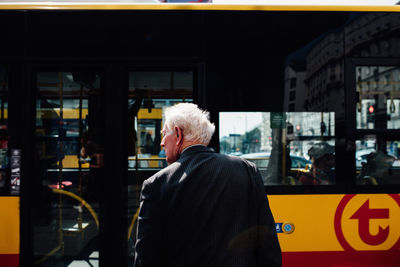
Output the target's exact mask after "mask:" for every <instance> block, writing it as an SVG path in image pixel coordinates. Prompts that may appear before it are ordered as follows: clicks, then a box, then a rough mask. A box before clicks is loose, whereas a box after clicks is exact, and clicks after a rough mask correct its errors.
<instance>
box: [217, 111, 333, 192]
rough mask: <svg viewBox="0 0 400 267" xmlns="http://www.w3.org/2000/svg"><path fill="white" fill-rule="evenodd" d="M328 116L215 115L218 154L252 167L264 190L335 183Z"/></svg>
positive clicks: (299, 113)
mask: <svg viewBox="0 0 400 267" xmlns="http://www.w3.org/2000/svg"><path fill="white" fill-rule="evenodd" d="M334 121H335V114H334V113H333V112H220V114H219V125H220V128H219V139H220V152H221V153H224V154H230V155H233V156H239V157H241V158H244V159H246V160H249V161H252V162H254V163H255V164H256V166H257V168H258V169H259V171H260V174H261V176H262V179H263V181H264V184H265V185H332V184H335V173H334V170H335V161H334V154H335V141H334V136H335V134H334V133H335V125H334Z"/></svg>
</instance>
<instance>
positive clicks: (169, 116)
mask: <svg viewBox="0 0 400 267" xmlns="http://www.w3.org/2000/svg"><path fill="white" fill-rule="evenodd" d="M165 118H166V119H165V126H166V128H167V130H168V131H174V129H175V127H178V128H180V129H181V130H182V132H183V137H184V140H186V141H192V142H199V143H202V144H206V145H208V144H209V143H210V140H211V137H212V135H213V134H214V131H215V125H214V123H211V122H210V114H209V112H208V111H205V110H201V109H200V108H199V107H198V106H197V105H196V104H192V103H179V104H176V105H174V106H172V107H168V108H166V110H165Z"/></svg>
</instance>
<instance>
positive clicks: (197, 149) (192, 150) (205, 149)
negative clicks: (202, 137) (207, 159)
mask: <svg viewBox="0 0 400 267" xmlns="http://www.w3.org/2000/svg"><path fill="white" fill-rule="evenodd" d="M198 152H212V153H213V152H214V149H212V148H210V147H206V146H204V145H193V146H189V147H187V148H185V149H184V150H183V152H182V154H181V155H180V157H179V159H183V158H186V157H189V156H190V155H192V154H194V153H198Z"/></svg>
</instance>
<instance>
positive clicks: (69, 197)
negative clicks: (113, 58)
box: [32, 70, 104, 266]
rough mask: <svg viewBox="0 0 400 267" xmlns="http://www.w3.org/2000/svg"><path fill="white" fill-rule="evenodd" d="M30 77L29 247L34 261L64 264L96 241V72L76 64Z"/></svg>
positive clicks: (98, 169)
mask: <svg viewBox="0 0 400 267" xmlns="http://www.w3.org/2000/svg"><path fill="white" fill-rule="evenodd" d="M36 78H37V84H36V88H37V90H38V92H37V95H38V98H37V99H36V139H35V148H36V153H35V165H36V166H35V176H34V178H35V179H34V181H33V183H32V184H33V192H34V195H33V198H32V199H33V204H32V206H33V211H32V214H33V218H32V221H33V222H32V223H33V235H34V240H33V250H34V256H35V259H36V263H40V264H41V265H40V266H54V265H55V261H56V260H57V261H64V263H63V264H64V265H65V264H67V262H68V261H70V260H71V259H74V258H75V257H76V255H78V254H79V253H81V252H82V251H83V249H95V248H96V246H97V241H96V240H97V236H98V227H99V221H98V217H97V215H96V214H98V212H99V201H100V191H99V186H100V184H101V183H102V182H101V181H102V177H103V172H102V169H103V168H102V167H103V161H102V155H101V153H102V152H101V151H102V147H101V144H102V134H103V132H104V131H103V130H102V125H101V123H100V121H101V117H102V114H101V110H102V108H101V103H100V102H101V101H100V100H101V97H100V76H99V75H98V74H96V73H95V72H94V71H89V70H82V71H79V72H38V73H37V76H36ZM89 110H95V112H89ZM66 236H68V237H66ZM43 239H46V241H47V242H43ZM49 251H54V252H55V253H54V255H51V254H50V256H49V254H48V252H49ZM56 252H62V253H59V254H58V253H56ZM61 255H62V258H61Z"/></svg>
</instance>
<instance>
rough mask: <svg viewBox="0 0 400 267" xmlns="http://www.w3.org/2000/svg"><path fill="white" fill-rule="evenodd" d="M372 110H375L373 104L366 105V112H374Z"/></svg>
mask: <svg viewBox="0 0 400 267" xmlns="http://www.w3.org/2000/svg"><path fill="white" fill-rule="evenodd" d="M374 111H375V108H374V106H372V105H371V106H369V107H368V112H369V113H374Z"/></svg>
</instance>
